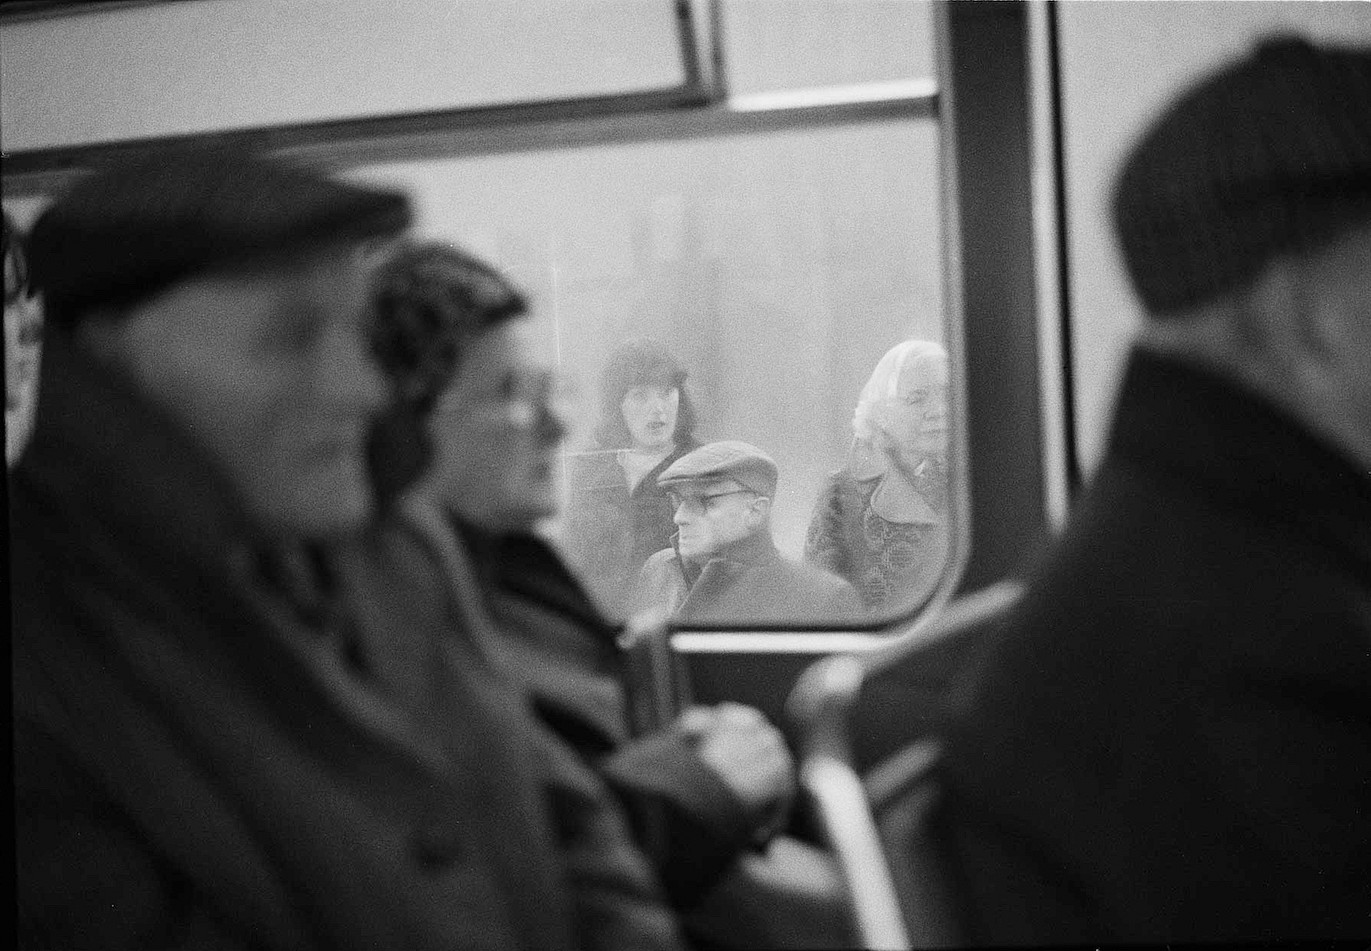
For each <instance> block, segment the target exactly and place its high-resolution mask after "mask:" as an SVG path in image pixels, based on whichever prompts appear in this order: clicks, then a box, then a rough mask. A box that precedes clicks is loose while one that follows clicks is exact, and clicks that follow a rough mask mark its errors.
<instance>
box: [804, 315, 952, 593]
mask: <svg viewBox="0 0 1371 951" xmlns="http://www.w3.org/2000/svg"><path fill="white" fill-rule="evenodd" d="M947 541H948V540H947V351H945V350H944V349H943V348H942V345H941V344H937V343H934V342H932V341H931V340H905V341H903V342H901V343H897V344H896V345H895V346H893V347H891V348H890V350H889V351H887V352H886V354H885V356H883V357H881V359H880V362H879V363H877V364H876V369H875V370H874V371H872V374H871V379H870V380H868V381H867V384H866V386H864V387H862V393H861V398H860V399H859V400H858V402H857V410H856V412H855V413H854V414H853V418H852V448H851V450H850V451H849V452H848V459H847V465H846V466H844V467H843V468H842V469H840V470H838V471H837V472H835V473H833V474H832V475H831V476H829V479H828V482H827V483H826V484H825V486H824V489H823V491H822V492H821V493H820V495H819V501H818V503H817V505H816V506H815V511H814V517H813V518H812V519H811V520H810V523H809V531H808V533H807V534H806V536H805V558H806V559H807V560H809V561H810V562H813V563H814V564H816V565H818V566H819V567H821V568H826V569H828V570H829V571H831V572H833V573H834V574H836V575H839V576H840V577H843V578H846V579H847V580H848V581H850V582H852V585H853V586H854V587H855V588H856V589H857V591H858V592H859V593H860V594H861V596H862V600H863V601H864V602H865V603H866V606H867V608H869V609H873V610H877V609H882V608H884V609H887V610H892V609H900V608H912V607H914V606H915V605H918V604H921V603H922V602H923V601H924V600H925V599H926V598H927V597H928V596H929V595H930V594H932V593H933V589H934V587H936V586H937V584H938V579H939V578H941V577H942V573H943V569H944V567H946V564H947Z"/></svg>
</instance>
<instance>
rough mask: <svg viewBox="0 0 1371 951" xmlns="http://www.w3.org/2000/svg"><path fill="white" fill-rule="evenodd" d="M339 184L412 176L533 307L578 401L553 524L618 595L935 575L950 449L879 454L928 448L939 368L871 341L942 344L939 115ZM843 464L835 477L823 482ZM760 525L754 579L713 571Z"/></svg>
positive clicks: (899, 594)
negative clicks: (562, 503)
mask: <svg viewBox="0 0 1371 951" xmlns="http://www.w3.org/2000/svg"><path fill="white" fill-rule="evenodd" d="M357 174H359V175H361V176H362V177H366V178H370V179H375V180H382V181H387V182H391V183H396V184H401V185H403V186H405V187H408V188H409V189H411V191H412V193H413V194H414V195H415V197H416V202H417V205H418V208H419V214H420V218H419V224H418V230H419V231H420V232H422V233H424V234H426V235H429V236H434V237H441V238H446V239H449V240H452V241H455V242H456V243H458V244H459V245H461V246H463V247H465V248H467V249H469V250H471V251H472V252H474V253H476V254H478V255H480V256H482V257H484V258H485V259H486V260H488V261H490V262H491V263H493V264H495V265H496V266H497V267H499V268H501V269H502V270H503V271H504V272H505V273H507V274H509V275H510V276H511V277H512V278H513V279H514V280H515V281H516V282H517V283H518V284H519V285H520V286H521V287H522V288H523V289H524V290H525V291H526V292H527V293H528V296H529V297H530V299H531V300H532V301H533V306H534V310H535V320H536V323H537V325H538V327H539V329H540V332H541V340H542V345H543V346H544V347H545V348H546V351H545V353H544V357H545V358H546V359H548V360H549V361H555V362H556V363H557V364H558V365H559V366H560V368H561V369H562V371H563V373H564V374H565V375H566V376H567V377H568V378H569V380H570V381H571V385H572V387H573V390H574V392H575V393H576V394H577V398H576V400H575V407H576V409H575V421H574V425H573V427H572V431H571V433H570V436H569V439H568V442H567V453H566V462H567V465H566V467H565V473H566V491H565V497H566V501H567V508H566V511H565V514H564V516H563V517H562V518H561V519H559V520H558V522H557V524H554V525H551V526H549V531H550V532H551V533H552V534H553V535H554V537H556V538H557V539H558V541H559V543H560V544H561V545H562V547H563V550H564V551H565V552H566V553H567V554H568V556H569V558H570V560H571V561H572V562H573V564H574V566H575V567H576V568H577V569H578V570H579V571H580V572H581V573H582V576H583V578H584V579H585V581H586V582H587V584H588V585H589V586H590V588H591V590H592V591H593V592H594V593H595V594H596V596H597V598H598V599H600V600H601V602H602V603H603V604H604V605H605V606H606V607H607V608H609V609H610V610H611V611H613V612H615V613H617V614H623V613H624V612H626V611H629V610H631V609H633V608H635V607H641V606H642V605H643V604H644V603H645V602H647V601H657V602H659V603H660V602H661V601H662V600H665V602H666V603H668V604H672V603H674V602H675V601H680V600H681V598H682V592H681V584H682V583H683V584H684V586H685V590H686V592H687V594H688V597H687V598H686V599H685V600H686V601H687V602H688V601H689V600H690V598H691V597H695V596H696V595H697V594H699V592H701V591H708V590H710V589H711V585H713V586H714V588H716V589H717V590H719V591H722V592H724V594H727V595H728V596H727V597H725V596H723V595H721V596H720V597H719V598H715V599H710V602H709V603H708V604H703V605H702V604H695V605H694V606H693V607H692V605H691V604H689V603H686V604H683V605H680V607H681V609H682V610H683V611H685V612H686V616H689V617H693V618H694V619H696V620H702V621H703V620H710V621H715V620H718V621H726V620H754V621H757V620H771V619H773V618H774V619H775V620H778V621H780V620H783V619H785V618H787V617H789V618H790V619H792V620H796V619H803V620H813V619H814V618H815V617H817V616H825V615H831V614H832V613H833V612H834V611H841V612H846V613H848V614H849V615H851V614H852V613H854V612H857V611H859V610H861V606H862V605H863V604H868V605H873V604H874V605H876V606H877V608H878V609H880V610H881V611H882V613H887V612H888V611H889V610H890V609H892V608H895V607H900V606H912V602H913V601H914V600H915V599H916V598H917V599H922V597H923V596H925V595H926V594H927V593H928V592H927V591H926V590H921V589H918V588H917V587H916V584H915V583H913V582H909V581H907V580H902V578H904V575H902V574H901V572H902V571H904V572H905V573H906V574H910V571H911V570H910V568H909V566H910V565H911V564H912V563H913V562H914V561H916V560H917V561H919V562H920V564H921V565H922V566H924V567H921V568H920V569H919V571H921V572H923V573H924V574H927V573H928V571H929V570H930V569H929V568H928V567H927V565H928V564H929V563H932V565H933V566H932V568H931V572H932V574H931V577H932V578H934V579H936V577H937V574H938V568H939V567H940V566H941V561H942V559H943V557H944V554H943V553H944V552H945V550H946V532H947V525H946V520H945V503H944V501H943V500H945V498H946V487H945V483H944V484H941V485H940V484H939V479H941V478H942V476H943V474H944V473H945V464H944V463H941V462H940V461H938V460H939V459H940V458H941V457H940V456H938V455H937V454H936V453H925V454H923V455H920V454H919V453H918V452H911V453H903V452H901V453H892V452H890V451H889V450H890V449H891V448H892V447H893V446H895V445H896V443H897V442H901V443H903V442H909V443H910V444H911V445H912V444H913V443H916V442H917V441H918V440H920V439H925V440H927V439H931V440H933V441H934V442H935V443H939V444H941V441H942V439H943V437H944V436H945V433H946V425H947V423H946V417H945V410H944V409H943V408H942V407H943V405H944V403H943V400H942V399H941V397H942V396H944V395H945V386H946V366H945V362H944V363H943V364H941V366H940V365H939V361H938V358H937V357H936V356H933V357H930V356H929V355H928V352H927V348H923V349H920V350H919V353H918V354H914V355H910V354H909V353H905V352H904V350H901V353H900V355H897V356H895V357H890V356H889V355H888V353H889V352H890V351H891V348H892V347H896V345H897V344H900V343H901V342H902V341H907V340H911V339H913V340H923V341H931V342H932V344H933V347H934V349H937V348H936V345H937V344H938V343H939V342H940V341H941V340H942V335H943V313H942V300H941V286H940V280H941V254H940V249H939V209H938V191H939V187H938V181H939V176H938V167H937V129H936V125H935V124H934V123H933V122H928V121H917V120H899V121H895V120H889V121H877V122H860V123H857V122H854V123H852V124H845V125H836V126H827V127H820V128H811V129H803V130H792V131H783V132H759V133H755V134H750V135H725V136H717V137H704V138H697V139H690V140H687V141H671V142H648V143H634V144H614V145H606V146H590V147H580V146H578V147H568V148H562V149H554V150H548V151H541V152H537V153H520V154H513V155H497V156H488V157H480V158H461V159H449V160H431V161H421V162H410V163H395V164H388V165H385V166H375V167H370V168H367V169H362V170H359V171H358V172H357ZM905 349H908V348H905ZM878 365H880V366H882V367H884V369H882V370H880V372H879V373H878V372H877V370H878ZM939 373H941V374H942V376H939V375H938V374H939ZM935 391H936V392H935ZM863 400H864V401H865V404H866V406H867V409H866V410H863V411H860V412H858V406H859V403H860V402H862V401H863ZM854 412H855V413H856V414H857V416H858V417H860V419H864V420H866V422H865V423H859V427H858V429H859V431H858V433H857V435H858V436H862V437H863V438H862V439H859V440H858V442H857V443H854V427H853V423H854ZM863 414H865V415H863ZM921 426H923V427H924V428H926V429H927V432H926V433H924V432H922V430H920V427H921ZM863 427H864V428H863ZM719 442H726V443H727V444H726V445H725V446H723V447H719V446H715V445H712V444H715V443H719ZM854 445H856V446H857V447H858V448H857V450H854ZM698 446H705V447H706V448H707V449H708V450H709V452H708V453H705V457H703V458H702V457H701V455H700V454H699V453H689V452H688V450H690V449H692V448H694V447H698ZM839 470H843V471H846V472H847V473H848V475H849V476H851V478H850V479H849V480H848V481H847V482H845V483H843V485H842V486H838V487H835V481H834V478H833V474H834V473H835V472H838V471H839ZM662 476H667V477H668V478H667V479H665V480H664V482H665V483H666V484H663V482H659V479H660V478H661V477H662ZM631 490H632V491H631ZM669 493H671V494H670V495H669ZM939 493H941V494H939ZM673 497H674V500H675V501H676V502H677V503H678V504H677V505H675V506H673V505H672V501H673ZM682 500H685V503H684V505H681V504H679V503H681V502H682ZM835 500H836V501H835ZM873 513H874V517H873ZM687 523H688V524H687ZM819 523H822V525H820V526H819V527H811V526H814V525H818V524H819ZM891 526H894V529H891ZM911 526H912V527H911ZM916 529H917V530H916ZM873 533H874V535H873ZM807 536H808V537H809V539H810V541H809V544H808V546H807V545H806V538H807ZM873 538H874V540H873ZM771 539H774V544H775V548H776V552H777V554H778V555H779V558H780V559H781V560H780V561H775V560H774V558H775V556H769V557H770V558H772V559H773V560H770V561H767V562H766V564H767V567H768V570H769V571H770V574H767V575H765V576H763V574H761V573H759V572H751V574H750V575H749V573H748V572H743V575H745V576H749V577H752V578H754V579H760V580H757V581H756V584H753V585H752V586H750V587H749V584H742V585H741V586H740V585H739V583H738V577H736V576H727V574H725V576H717V577H716V575H718V573H717V572H715V573H706V569H707V567H708V563H709V561H710V558H709V557H708V553H709V552H711V551H713V552H718V553H723V554H731V555H734V556H736V557H735V558H732V559H730V560H732V561H734V562H737V563H746V564H747V565H753V566H755V565H757V564H759V560H761V561H766V559H767V557H768V556H766V552H767V551H768V550H769V548H770V544H771V541H770V540H771ZM673 540H674V541H675V542H676V544H678V545H679V544H681V543H682V541H684V543H685V547H686V548H687V549H688V550H689V552H690V555H691V556H692V557H688V558H686V559H683V560H682V562H681V565H682V568H683V569H684V571H683V572H682V570H681V569H678V570H677V574H678V575H682V574H684V577H683V579H680V578H673V577H672V576H671V575H670V574H669V573H668V574H661V573H658V575H657V576H656V577H655V580H654V579H651V578H649V577H648V576H649V575H650V574H651V572H646V573H645V566H648V565H649V564H650V563H651V564H652V566H653V567H654V568H658V567H661V565H660V562H662V561H664V560H669V559H670V557H671V556H672V555H673V554H675V550H674V549H673V548H672V544H673ZM853 546H855V547H853ZM939 546H941V547H939ZM848 548H852V552H851V555H852V557H850V558H847V557H846V555H845V554H844V553H845V552H846V550H847V549H848ZM657 552H661V553H664V554H663V555H662V557H661V558H658V559H657V563H653V562H652V559H653V558H655V557H656V555H655V554H654V553H657ZM930 552H931V554H930ZM702 553H703V554H702ZM820 566H822V568H823V569H827V571H823V572H822V573H820ZM830 572H836V573H838V574H846V575H847V576H848V578H847V581H846V582H844V583H838V582H837V580H836V579H835V577H834V576H833V574H831V573H830ZM873 572H874V573H875V574H876V575H879V576H880V577H879V578H877V579H876V580H873V577H872V573H873ZM735 574H736V573H735ZM913 574H918V572H913ZM910 576H911V577H912V574H910ZM920 577H923V576H922V575H920ZM882 579H884V580H882ZM678 581H679V582H680V583H678ZM668 582H671V583H668ZM922 583H923V582H922V581H919V582H918V584H922ZM882 584H885V585H886V589H884V594H883V595H882V596H881V597H879V598H877V597H874V595H873V594H872V592H880V591H882V590H883V589H882V588H881V585H882ZM701 585H703V587H701ZM696 600H697V601H698V600H699V599H698V598H697V599H696Z"/></svg>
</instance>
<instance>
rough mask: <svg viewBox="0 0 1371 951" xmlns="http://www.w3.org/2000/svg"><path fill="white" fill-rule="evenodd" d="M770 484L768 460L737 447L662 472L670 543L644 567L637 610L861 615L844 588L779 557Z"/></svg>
mask: <svg viewBox="0 0 1371 951" xmlns="http://www.w3.org/2000/svg"><path fill="white" fill-rule="evenodd" d="M776 480H777V469H776V463H775V462H774V461H773V460H772V458H771V457H770V456H768V455H767V454H766V453H764V452H762V451H761V450H760V449H758V448H757V447H756V446H753V445H750V444H749V443H745V442H742V441H740V440H725V441H723V442H712V443H708V444H707V445H704V446H701V447H700V448H698V449H695V450H692V451H691V452H688V453H686V454H685V455H684V456H682V457H681V458H680V459H677V460H676V461H675V462H673V463H672V464H671V465H670V466H668V467H667V468H666V470H665V471H663V472H662V474H661V475H660V476H658V477H657V482H658V484H659V485H661V486H662V488H664V489H666V490H667V495H668V498H669V500H670V502H671V505H672V508H673V509H674V510H675V516H674V519H675V522H676V534H675V536H673V539H672V547H671V548H667V549H663V550H662V551H659V552H657V553H656V554H655V555H653V556H652V557H651V558H649V559H648V561H647V564H645V565H644V566H643V570H642V572H641V575H640V577H639V599H638V605H639V607H640V608H643V609H648V610H663V611H667V612H670V613H672V614H674V615H676V616H678V617H680V618H681V619H683V620H692V621H710V622H719V623H728V622H745V621H778V620H783V619H785V618H819V619H824V618H838V617H841V616H844V615H851V614H854V613H856V612H858V611H860V610H861V600H860V598H858V597H857V592H856V591H855V589H853V587H852V586H851V585H850V584H848V583H847V582H846V581H843V580H842V579H840V578H838V577H836V576H834V575H831V574H829V573H828V572H826V571H822V570H820V569H818V568H814V567H812V566H810V565H806V564H802V563H800V562H794V561H791V560H789V559H787V558H785V557H783V556H782V555H781V553H780V552H778V551H777V550H776V543H775V541H773V539H772V537H771V500H772V498H774V497H775V495H776Z"/></svg>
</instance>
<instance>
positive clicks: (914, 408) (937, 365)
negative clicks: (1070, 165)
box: [889, 354, 948, 461]
mask: <svg viewBox="0 0 1371 951" xmlns="http://www.w3.org/2000/svg"><path fill="white" fill-rule="evenodd" d="M947 387H948V379H947V360H946V358H943V357H938V356H933V355H931V354H920V355H918V356H914V357H911V358H910V359H909V361H908V362H907V363H905V365H904V366H903V367H902V368H901V369H900V378H899V384H898V387H897V391H896V395H895V397H894V399H893V400H892V407H891V415H890V418H891V419H892V421H893V426H892V430H893V431H892V432H891V433H889V436H890V437H891V442H893V443H894V444H895V445H896V446H898V447H899V448H900V449H901V450H902V451H904V452H905V454H906V455H907V456H908V457H910V458H911V459H913V460H915V461H918V460H923V459H942V458H944V457H946V455H947V396H948V393H947Z"/></svg>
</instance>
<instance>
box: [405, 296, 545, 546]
mask: <svg viewBox="0 0 1371 951" xmlns="http://www.w3.org/2000/svg"><path fill="white" fill-rule="evenodd" d="M530 334H531V328H530V327H529V326H528V320H527V318H523V319H518V320H513V321H508V322H506V323H503V324H500V325H498V326H496V327H494V328H492V329H490V330H487V331H485V332H484V333H482V334H481V335H480V336H478V337H477V338H476V339H475V340H474V341H473V342H472V344H471V346H470V348H469V349H468V351H467V352H466V353H464V354H463V355H462V361H461V365H460V367H459V369H458V371H457V377H456V379H454V380H453V382H452V385H451V386H449V387H448V389H447V390H446V392H444V394H443V396H442V397H441V398H440V399H439V401H438V404H437V406H435V407H434V412H433V418H432V420H431V422H430V427H431V432H432V434H433V442H434V450H435V453H434V456H435V458H434V460H433V470H432V484H433V486H434V487H435V493H434V494H435V495H437V496H438V497H439V500H440V501H441V502H442V503H444V504H446V505H449V506H451V507H452V508H454V509H456V511H457V512H458V513H459V514H460V515H462V516H463V517H465V518H466V519H468V520H470V521H472V522H474V523H476V524H477V525H481V526H483V527H485V528H488V529H491V530H493V531H519V530H527V529H529V528H532V527H533V525H534V524H535V523H536V522H537V521H538V520H539V519H542V518H546V517H549V516H551V515H555V514H556V512H557V506H558V479H557V452H558V449H559V447H560V446H561V442H562V439H563V437H564V436H565V435H566V418H565V414H564V409H563V407H562V405H561V404H560V402H559V391H558V388H557V386H556V378H555V374H554V372H553V371H552V370H551V368H550V367H547V366H544V365H543V364H541V363H540V362H539V361H538V360H537V359H535V358H534V356H533V354H534V347H533V345H532V343H533V341H532V340H531V337H530Z"/></svg>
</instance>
